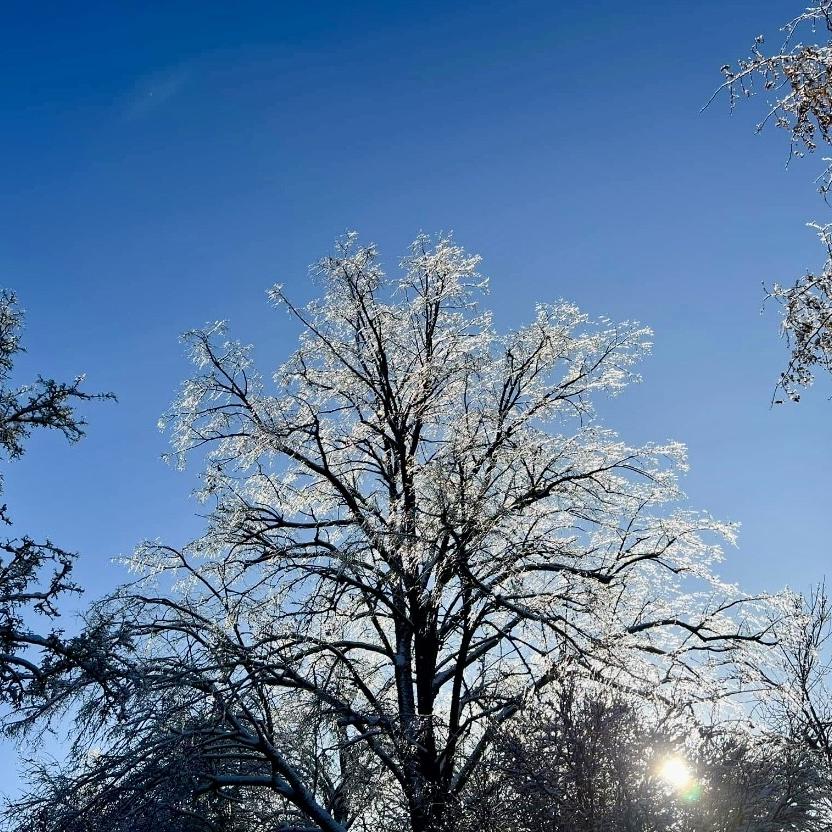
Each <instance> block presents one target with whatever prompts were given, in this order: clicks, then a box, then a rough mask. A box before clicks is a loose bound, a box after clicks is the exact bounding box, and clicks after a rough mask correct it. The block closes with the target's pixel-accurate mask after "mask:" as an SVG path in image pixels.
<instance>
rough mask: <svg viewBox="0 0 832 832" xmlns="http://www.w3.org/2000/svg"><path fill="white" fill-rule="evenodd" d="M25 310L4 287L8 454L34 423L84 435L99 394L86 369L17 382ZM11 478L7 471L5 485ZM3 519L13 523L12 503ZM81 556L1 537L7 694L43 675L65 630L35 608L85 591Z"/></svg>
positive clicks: (3, 448) (1, 395)
mask: <svg viewBox="0 0 832 832" xmlns="http://www.w3.org/2000/svg"><path fill="white" fill-rule="evenodd" d="M22 325H23V315H22V313H21V311H20V308H19V307H18V305H17V301H16V298H15V296H14V294H12V293H11V292H8V291H2V292H0V455H2V457H3V458H4V459H5V461H9V460H14V459H17V458H19V457H20V456H22V455H23V452H24V443H25V441H26V439H27V438H28V437H29V435H30V434H31V432H32V431H33V430H39V429H47V430H50V429H51V430H56V431H58V432H60V433H62V434H63V435H64V436H65V437H66V438H67V439H68V440H69V441H70V442H76V441H78V440H79V439H80V438H81V437H82V436H83V435H84V426H85V422H84V421H83V419H82V418H80V417H79V416H78V414H77V413H76V411H75V407H76V405H77V404H79V403H80V402H83V401H88V400H90V399H98V398H111V396H109V395H104V396H101V395H93V394H90V393H87V392H86V391H85V390H84V389H83V388H82V383H83V376H79V377H78V378H76V379H74V381H72V382H70V383H63V382H58V381H55V380H54V379H51V378H45V377H43V376H38V378H37V379H36V380H35V381H34V382H33V383H31V384H25V385H23V386H15V385H14V384H12V381H11V378H12V373H13V370H14V361H15V357H16V356H17V355H18V354H19V353H20V352H21V351H22V349H23V348H22V345H21V342H20V335H21V329H22ZM2 485H3V481H2V478H0V491H2ZM0 522H2V523H5V524H7V525H11V519H10V518H9V515H8V513H7V509H6V506H5V505H3V506H0ZM73 559H74V555H72V554H71V553H69V552H67V551H65V550H64V549H61V548H60V547H58V546H56V545H55V544H53V543H52V542H51V541H49V540H45V541H37V540H35V539H34V538H32V537H29V536H28V535H23V536H22V537H15V538H6V539H3V540H0V697H2V698H3V699H5V700H6V701H11V702H12V703H13V704H19V702H20V699H21V697H22V695H23V693H24V691H25V690H26V689H27V687H28V686H29V685H30V684H31V683H32V682H38V681H39V680H40V679H41V677H42V671H43V665H42V663H41V660H42V659H43V657H44V656H48V655H49V654H50V653H51V651H52V650H53V649H54V648H55V647H56V646H57V645H58V643H59V639H58V633H57V631H54V630H53V631H52V632H49V633H45V634H44V633H37V632H34V631H33V630H32V629H31V623H32V620H31V619H32V615H33V614H34V615H41V616H44V617H45V618H47V619H54V618H55V617H56V616H57V615H58V609H57V606H56V601H57V599H58V597H59V596H60V595H61V594H62V593H67V592H70V593H72V592H78V591H79V588H78V586H77V585H76V584H75V583H74V582H73V581H72V578H71V574H70V573H71V571H72V564H73Z"/></svg>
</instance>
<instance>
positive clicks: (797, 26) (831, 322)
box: [722, 0, 832, 401]
mask: <svg viewBox="0 0 832 832" xmlns="http://www.w3.org/2000/svg"><path fill="white" fill-rule="evenodd" d="M784 32H785V42H784V44H783V45H782V47H781V48H780V50H778V51H775V52H773V53H767V51H766V50H765V47H764V40H763V37H762V36H761V35H760V36H758V37H757V38H756V40H755V42H754V46H753V48H752V50H751V54H750V55H749V56H748V57H747V58H745V59H742V60H740V61H739V62H738V64H737V66H731V65H728V64H726V65H725V66H723V67H722V73H723V75H724V76H725V83H724V84H723V89H726V90H727V91H728V93H729V96H730V101H731V106H732V107H733V106H734V105H735V104H736V102H737V101H738V100H739V99H741V98H744V97H749V96H751V95H753V94H754V92H755V91H757V90H758V89H762V90H764V91H765V92H766V93H767V94H768V95H769V96H770V97H771V100H770V101H769V102H768V111H767V114H766V117H765V118H764V119H763V121H762V122H761V123H760V124H759V125H758V130H762V129H763V127H764V126H765V124H767V123H769V122H774V123H775V124H776V125H777V126H778V127H781V128H783V129H785V130H787V131H788V132H789V134H790V137H791V152H792V155H794V156H802V155H804V154H806V153H813V152H814V151H815V150H817V149H818V147H823V146H824V145H829V144H832V75H830V73H832V2H830V0H821V2H818V3H816V4H815V5H812V6H809V7H808V8H807V9H806V11H804V12H803V13H802V14H800V15H798V17H796V18H795V19H794V20H792V21H791V22H790V23H788V24H787V25H786V26H785V27H784ZM821 33H825V35H826V38H825V41H822V42H819V43H817V42H816V43H812V44H805V43H803V42H801V41H800V40H799V38H800V37H801V36H802V35H803V34H806V35H807V36H808V37H810V38H811V39H812V40H816V39H817V37H818V35H819V34H821ZM824 161H825V162H827V167H826V169H825V171H824V172H823V173H822V174H821V176H820V177H818V181H819V182H820V191H821V193H822V194H823V196H824V198H825V199H826V198H827V197H828V195H829V193H830V189H832V165H829V164H828V163H829V162H830V160H829V159H824ZM812 227H814V228H815V229H816V230H817V232H818V236H819V238H820V240H821V242H822V243H823V246H824V248H825V253H826V261H825V263H824V265H823V267H822V268H821V270H820V271H819V272H817V273H813V272H808V273H807V274H805V275H803V276H802V277H800V278H799V279H798V280H797V281H795V282H794V283H793V284H792V285H790V286H786V285H781V284H779V283H775V284H774V285H773V286H772V287H771V289H770V292H769V295H770V297H771V298H773V299H774V300H776V301H777V302H778V303H780V304H781V306H782V309H783V318H782V333H783V335H784V337H785V338H786V340H787V342H788V345H789V349H790V358H789V363H788V365H787V367H786V369H785V370H784V371H783V372H782V373H781V377H780V382H779V384H778V390H782V392H784V393H785V394H786V395H787V396H788V397H789V398H791V399H792V400H794V401H797V400H799V398H800V391H801V390H802V389H803V388H806V387H808V386H810V385H811V384H812V382H813V380H814V373H815V371H816V370H817V368H820V369H821V370H824V371H827V372H828V371H830V370H832V226H830V225H827V224H813V225H812ZM775 395H776V394H775Z"/></svg>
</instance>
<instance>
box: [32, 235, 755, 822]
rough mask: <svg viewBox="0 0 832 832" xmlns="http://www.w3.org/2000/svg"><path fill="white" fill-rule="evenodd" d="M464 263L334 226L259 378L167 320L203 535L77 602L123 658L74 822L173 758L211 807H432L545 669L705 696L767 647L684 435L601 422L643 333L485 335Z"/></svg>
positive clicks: (452, 814)
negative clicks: (178, 345) (646, 435)
mask: <svg viewBox="0 0 832 832" xmlns="http://www.w3.org/2000/svg"><path fill="white" fill-rule="evenodd" d="M478 262H479V261H478V258H476V257H473V256H469V255H467V254H466V253H465V252H464V251H463V250H462V249H461V248H459V247H458V246H456V245H454V244H453V242H452V241H451V240H450V239H448V238H446V237H443V238H440V239H438V241H436V243H435V245H433V244H431V242H430V241H429V240H428V239H427V238H425V237H419V238H418V239H417V240H416V242H415V243H414V244H413V246H412V248H411V250H410V253H409V254H408V256H407V257H406V258H405V259H404V261H403V263H402V274H401V276H399V277H397V278H388V277H386V276H385V274H384V273H383V271H382V269H381V267H380V265H379V262H378V255H377V251H376V249H375V247H373V246H360V245H359V244H358V243H357V241H356V238H355V236H354V235H350V236H348V237H347V238H345V239H344V240H342V241H341V242H340V243H339V244H338V246H337V249H336V252H335V254H334V255H333V256H331V257H328V258H326V259H324V260H323V261H321V262H320V263H319V264H318V266H317V268H316V269H315V274H316V277H317V279H318V280H319V281H320V282H321V283H322V287H323V296H322V298H321V299H320V300H317V301H314V302H312V303H311V304H310V305H309V306H308V307H306V308H305V309H303V308H299V307H297V306H295V305H294V304H292V302H291V301H290V300H289V299H288V298H287V297H286V296H285V294H284V292H283V290H282V289H281V288H280V287H275V289H273V290H272V292H271V295H270V296H271V299H272V301H273V302H274V303H275V304H276V305H277V306H279V307H282V308H284V309H286V310H288V312H289V313H290V316H291V317H292V319H293V320H294V321H295V322H296V323H297V324H299V326H300V328H301V335H300V344H299V347H298V349H297V351H296V352H295V353H294V354H293V355H292V356H291V357H290V358H289V360H288V361H287V362H286V363H285V364H284V365H283V366H281V367H280V368H279V369H278V370H277V371H276V372H275V373H274V376H273V382H274V386H273V392H270V391H269V386H270V385H269V383H268V381H267V380H266V379H265V378H264V377H263V376H262V375H260V374H259V373H258V371H257V370H256V369H255V366H254V363H253V358H252V351H251V349H250V348H248V347H244V346H242V345H240V344H239V343H236V342H233V341H230V340H227V338H226V336H225V334H224V333H225V329H224V327H223V326H222V325H216V326H214V327H211V328H209V329H208V330H204V331H194V332H191V333H188V334H187V335H186V336H185V340H186V342H187V344H188V347H189V350H190V354H191V357H192V359H193V361H194V363H195V365H196V367H197V372H196V374H195V375H194V376H193V377H192V378H191V379H190V380H188V381H187V382H186V383H185V384H184V385H183V388H182V391H181V395H180V397H179V399H178V402H177V404H176V405H175V407H174V408H173V410H172V411H171V413H170V414H169V417H168V419H167V423H168V424H170V425H171V426H172V436H173V443H174V452H175V456H176V458H178V459H179V461H180V462H181V463H182V464H184V463H185V460H186V459H187V457H188V456H192V455H194V454H196V455H197V456H202V457H203V459H204V470H203V472H202V474H201V489H200V492H199V496H200V498H201V499H202V500H203V501H204V502H205V503H206V504H208V505H209V507H210V513H209V521H208V528H207V531H206V533H205V534H204V536H203V537H201V538H199V539H197V540H195V541H193V542H192V543H190V544H188V545H186V546H184V547H181V548H177V547H174V546H170V545H166V544H161V543H154V542H151V543H147V544H145V545H143V546H142V547H140V548H139V550H138V551H137V552H136V554H135V556H134V557H133V559H132V561H131V565H132V567H133V568H134V569H136V570H138V571H140V572H142V573H144V575H145V577H143V578H141V579H140V580H139V581H138V582H137V583H136V584H134V585H131V586H128V587H124V588H123V589H122V590H120V591H119V592H118V593H116V595H115V596H114V597H113V598H111V599H110V600H109V601H108V602H105V603H104V604H102V605H100V606H98V607H97V608H96V609H95V610H94V612H93V614H92V615H91V618H90V622H91V626H93V627H94V628H97V629H96V631H97V632H99V633H106V632H110V631H117V632H121V633H123V632H125V631H126V632H129V633H130V634H131V640H130V648H129V650H128V649H126V648H124V646H123V645H124V644H125V643H126V642H122V645H121V646H119V645H115V646H111V647H108V648H107V649H104V648H102V650H101V651H100V652H101V653H107V654H108V655H109V656H110V661H111V663H112V662H115V663H119V662H120V663H121V665H120V666H121V667H123V668H125V670H124V672H123V677H124V678H125V679H126V680H127V682H128V684H127V686H126V687H123V688H120V689H119V690H120V693H119V695H121V696H124V697H126V698H124V699H123V700H122V702H121V705H120V709H119V711H118V713H119V719H118V720H115V721H114V720H113V718H112V713H113V712H112V710H105V711H103V712H102V711H100V710H99V709H100V708H101V707H102V706H101V698H100V696H99V694H98V692H97V691H96V692H95V693H94V694H90V695H88V696H87V698H86V699H85V700H83V701H82V702H81V703H80V704H79V705H78V706H77V707H78V708H79V711H80V714H81V719H82V729H78V730H77V731H76V733H77V734H78V736H82V737H84V742H85V743H86V746H85V747H84V746H82V747H81V748H80V749H79V750H78V752H77V754H76V755H75V758H74V760H72V761H70V769H73V766H74V770H71V771H70V772H69V776H74V777H76V778H80V780H76V781H75V782H83V783H84V784H86V785H88V786H90V787H91V784H95V788H94V789H93V790H92V793H93V795H94V797H93V799H91V800H90V801H89V802H88V803H87V808H86V809H85V810H83V811H86V812H87V814H88V815H89V816H95V811H96V808H95V807H96V805H101V804H100V802H99V803H97V801H100V800H102V799H104V798H103V797H102V796H107V797H106V799H107V800H108V801H109V804H108V805H117V804H118V797H117V796H118V794H119V793H121V794H125V792H124V789H125V788H128V786H125V783H129V782H135V780H132V781H131V780H130V777H132V776H133V775H130V776H127V775H126V774H125V772H127V771H128V769H129V770H130V771H133V772H135V771H139V772H141V771H144V770H150V769H145V766H146V765H148V764H156V763H153V761H160V760H170V759H174V758H177V759H180V760H184V759H186V760H187V761H188V764H187V766H185V765H184V764H182V765H181V766H180V768H181V769H182V770H187V771H188V772H191V773H192V774H193V777H194V781H193V782H192V783H191V785H190V786H188V787H187V788H186V789H185V790H184V792H186V793H187V792H188V791H190V797H188V795H187V794H185V793H182V792H179V793H178V796H177V797H176V799H175V800H174V801H173V802H174V803H175V804H176V806H177V807H178V808H179V809H183V808H187V811H188V812H193V811H197V812H200V813H201V816H202V817H203V818H206V819H208V820H210V818H209V813H208V812H209V810H208V809H207V808H206V803H205V798H207V797H210V798H211V799H212V800H213V801H215V802H216V803H218V804H222V803H223V802H224V803H226V804H227V805H228V806H232V805H234V806H240V805H243V806H248V807H251V806H254V805H257V806H260V807H264V806H265V807H268V811H269V812H270V813H271V818H270V823H272V824H273V825H275V826H278V827H279V828H286V829H298V830H300V829H304V830H313V829H314V830H326V831H327V832H343V830H345V829H347V828H353V829H371V828H372V829H377V828H381V826H382V825H383V826H384V828H390V829H396V828H401V829H410V830H413V831H414V832H435V830H440V829H441V830H451V829H454V828H457V827H459V825H460V824H462V823H464V819H465V817H466V815H467V813H468V812H469V811H470V810H471V808H472V807H471V801H472V800H475V799H476V798H475V797H474V796H472V790H471V784H472V782H473V779H474V778H475V775H477V773H478V771H480V769H481V766H482V765H483V761H484V760H485V759H486V758H487V757H488V755H489V754H491V753H492V751H493V747H494V743H495V741H496V739H497V738H498V736H499V735H500V732H501V731H503V730H504V729H505V728H506V726H508V725H509V724H510V723H511V721H512V720H513V719H514V718H516V717H517V715H518V714H520V713H522V712H523V711H524V710H527V709H528V708H529V707H530V706H532V705H533V704H534V702H535V701H536V700H537V698H538V697H539V696H540V695H541V694H542V693H543V692H544V691H545V690H546V689H547V688H549V687H550V686H552V685H553V684H554V683H555V682H556V681H558V679H559V678H560V677H561V675H562V674H563V673H564V672H565V671H566V668H567V667H568V668H579V669H580V670H581V672H583V673H585V674H587V675H588V676H590V677H593V678H603V679H605V680H606V681H607V682H608V683H609V684H613V685H615V686H616V687H617V688H618V689H619V690H620V691H622V692H626V693H628V694H629V695H636V694H639V693H642V692H644V691H649V692H650V695H651V696H662V695H665V696H668V697H670V696H674V697H683V698H684V699H685V700H689V701H702V702H709V703H713V702H714V701H716V700H718V699H720V697H722V696H724V695H726V693H728V692H729V691H730V690H731V686H732V682H733V681H734V680H735V677H734V675H733V674H734V668H735V667H736V661H737V660H738V659H740V658H743V659H744V660H745V661H746V662H749V663H753V662H754V661H762V659H761V658H759V657H758V658H757V659H753V658H752V657H751V656H750V653H753V651H755V650H758V649H759V650H762V649H763V648H762V647H761V643H762V642H763V641H765V638H764V634H763V633H762V632H761V631H760V629H759V627H758V623H757V617H756V616H757V613H758V612H759V607H760V606H764V603H763V602H764V600H765V599H745V598H741V597H738V596H737V594H736V592H735V590H733V588H731V587H728V586H725V585H723V584H722V583H721V582H720V581H719V580H718V579H717V578H716V577H714V575H713V573H712V566H713V564H714V562H715V561H717V560H718V559H719V557H720V555H721V549H720V542H721V541H722V540H724V539H725V538H726V537H727V538H728V539H730V538H731V537H732V534H733V530H732V528H731V527H730V526H726V525H725V524H722V523H718V522H716V521H715V520H713V519H712V518H711V517H710V516H708V515H706V514H702V513H696V512H692V511H689V510H686V509H684V508H674V503H677V502H678V501H679V500H680V499H681V497H682V495H681V492H680V490H679V487H678V483H677V473H678V471H679V470H683V469H684V464H685V463H684V449H683V448H682V446H680V445H678V444H675V443H671V444H666V445H648V446H645V447H631V446H629V445H627V444H625V443H624V442H622V441H621V440H620V439H619V438H618V437H617V436H616V435H615V434H614V433H613V432H612V431H610V430H608V429H605V428H604V427H603V426H602V425H601V424H600V423H599V421H598V419H597V418H596V417H595V415H594V411H593V400H594V399H595V398H596V397H597V396H599V395H604V394H612V395H615V394H616V393H618V392H619V391H621V390H622V389H623V388H624V387H625V385H626V384H627V383H628V382H630V381H632V380H633V379H634V378H635V375H634V369H633V368H634V364H635V363H636V362H637V360H638V359H639V358H640V357H641V356H642V355H644V353H645V352H646V351H647V349H648V348H649V341H648V339H649V336H650V333H649V330H647V329H646V328H644V327H640V326H638V325H636V324H631V323H625V324H620V325H613V324H611V323H610V322H609V321H606V320H601V321H600V322H596V323H593V322H591V321H590V320H589V319H588V318H587V317H586V316H585V315H584V314H582V313H581V312H579V310H578V309H576V308H575V307H574V306H573V305H571V304H569V303H565V302H561V303H558V304H556V305H551V306H547V305H539V306H538V307H537V312H536V316H535V319H534V321H533V322H532V323H531V324H529V325H527V326H525V327H522V328H521V329H519V330H516V331H514V332H510V333H508V334H507V335H499V334H497V333H496V331H495V329H494V327H493V324H492V318H491V316H490V314H489V313H487V312H484V311H482V310H481V309H480V307H479V305H478V301H479V298H480V297H481V296H482V294H483V293H484V291H485V287H486V281H485V280H484V279H483V278H482V277H481V276H480V275H479V274H478V272H477V266H478ZM171 586H173V587H174V591H173V592H169V591H167V590H168V588H170V587H171ZM62 684H67V683H66V682H65V681H64V682H62ZM82 688H83V685H81V686H80V687H79V689H82ZM63 689H65V688H60V690H63ZM93 738H94V739H93ZM91 743H95V744H97V745H98V746H99V750H98V751H96V753H95V754H91V753H90V751H91V750H92V749H91V747H90V744H91ZM183 755H184V756H183ZM178 765H179V764H178ZM138 776H139V777H141V776H142V775H141V774H139V775H138ZM125 778H126V779H125ZM164 779H165V778H164V777H160V778H157V782H162V780H164ZM47 793H48V790H47ZM145 793H147V790H145ZM44 794H45V793H43V792H42V793H41V795H40V798H38V797H37V796H36V797H35V802H36V803H37V801H38V799H40V803H41V805H45V804H44V801H45V800H48V797H44V796H43V795H44ZM188 800H190V802H188ZM186 804H187V805H186ZM215 808H216V807H214V808H212V809H211V810H210V811H212V812H213V811H215ZM206 822H207V821H206ZM280 824H283V826H282V827H281V826H279V825H280ZM48 828H49V829H55V830H57V829H59V828H63V827H59V826H52V827H48Z"/></svg>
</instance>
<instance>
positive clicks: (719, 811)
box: [466, 680, 829, 832]
mask: <svg viewBox="0 0 832 832" xmlns="http://www.w3.org/2000/svg"><path fill="white" fill-rule="evenodd" d="M670 766H675V767H676V769H678V773H677V781H676V782H675V783H669V782H668V778H667V776H666V774H664V772H666V771H667V770H668V769H669V770H670V771H671V772H673V771H674V770H675V769H673V768H670ZM688 772H689V773H688ZM477 786H478V788H479V790H480V792H479V799H478V800H477V801H476V802H472V807H471V815H470V817H469V818H468V819H467V826H466V828H467V829H471V830H475V829H476V830H492V829H493V830H498V829H505V828H506V827H507V826H511V828H514V829H517V830H518V832H596V831H600V830H610V832H627V831H628V830H639V832H647V830H663V832H699V830H703V831H704V830H707V832H739V830H743V832H785V830H798V829H799V830H804V832H810V830H821V829H824V830H825V829H828V828H829V825H828V824H829V815H828V814H827V815H823V816H821V813H820V812H819V811H818V807H819V805H820V804H822V803H823V801H824V800H825V797H826V794H827V788H828V787H827V783H826V781H825V779H824V778H823V776H822V774H821V772H820V771H819V769H818V768H817V766H816V765H815V760H814V759H813V758H812V755H811V754H809V753H808V752H807V751H806V750H805V749H804V748H802V747H801V746H800V744H798V743H794V742H792V741H790V740H789V739H788V738H787V737H785V736H778V735H777V734H774V733H773V732H761V731H755V730H751V728H750V726H749V725H748V724H747V723H743V722H724V723H722V724H714V723H712V722H708V723H707V724H705V723H703V722H701V721H700V720H697V719H696V718H695V717H694V716H693V714H691V713H690V712H688V711H687V709H686V708H685V707H684V706H682V707H668V706H666V705H665V704H664V703H661V702H658V701H655V700H654V701H649V700H642V701H640V702H636V701H633V700H632V699H631V698H626V697H622V696H621V695H620V694H619V693H617V692H616V691H614V690H610V689H605V688H604V687H603V686H602V687H599V686H597V685H587V684H586V683H585V682H584V683H581V682H580V681H579V680H570V681H569V682H568V683H567V685H566V686H564V687H561V688H560V689H558V690H557V691H554V692H552V694H551V695H549V696H547V697H546V702H545V705H543V706H542V707H539V708H536V709H535V710H534V711H533V712H530V713H526V714H524V715H523V716H522V717H521V719H520V720H518V721H517V723H516V724H515V725H512V726H510V727H509V728H508V730H507V731H505V732H503V733H502V734H501V736H500V738H499V740H498V742H497V743H496V746H495V753H494V754H493V755H492V757H491V759H490V760H489V761H488V764H487V765H486V766H483V767H482V769H481V771H480V773H479V777H478V782H477Z"/></svg>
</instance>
